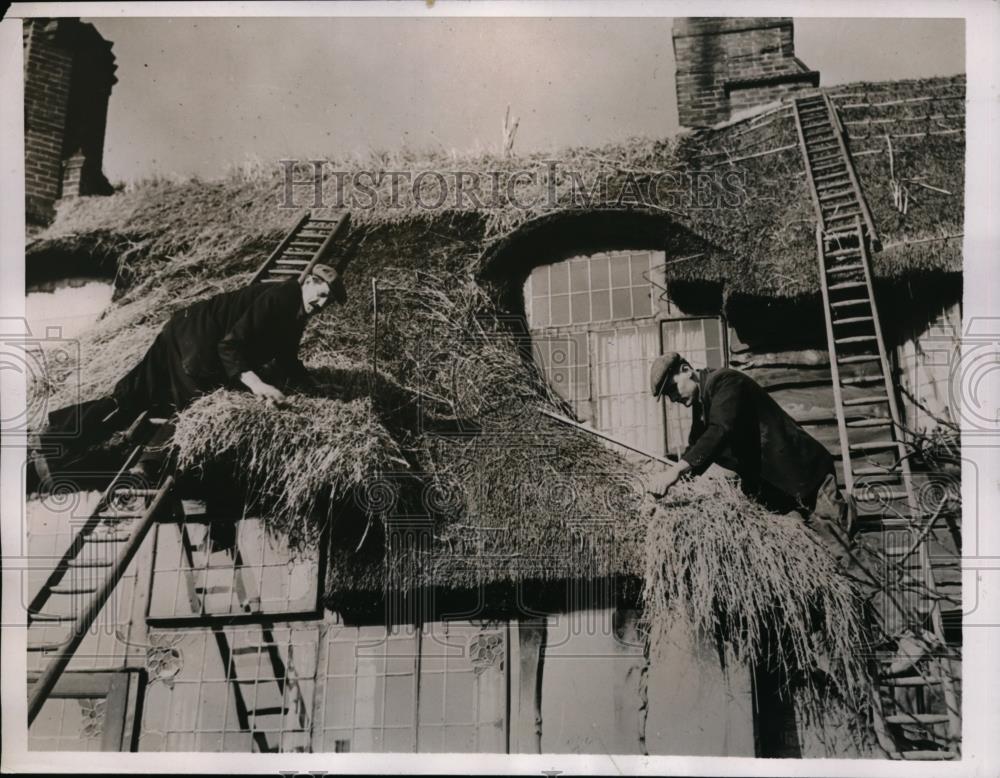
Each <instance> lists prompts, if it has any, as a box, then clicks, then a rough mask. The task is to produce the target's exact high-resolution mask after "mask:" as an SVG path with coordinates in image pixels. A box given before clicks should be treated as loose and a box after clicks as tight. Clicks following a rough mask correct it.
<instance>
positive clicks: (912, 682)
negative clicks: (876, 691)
mask: <svg viewBox="0 0 1000 778" xmlns="http://www.w3.org/2000/svg"><path fill="white" fill-rule="evenodd" d="M941 680H942V679H941V677H940V676H937V675H932V676H928V677H927V678H921V677H920V676H919V675H914V676H912V677H908V678H882V679H881V680H880V681H879V685H880V686H935V685H937V684H939V683H941Z"/></svg>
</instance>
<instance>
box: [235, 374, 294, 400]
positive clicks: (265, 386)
mask: <svg viewBox="0 0 1000 778" xmlns="http://www.w3.org/2000/svg"><path fill="white" fill-rule="evenodd" d="M240 380H241V381H242V382H243V383H244V384H245V385H246V387H247V388H248V389H249V390H250V391H251V392H253V393H254V394H255V395H257V396H258V397H260V398H261V399H263V400H264V402H266V403H267V404H268V405H271V406H278V407H280V406H283V405H285V404H286V403H287V398H286V397H285V394H284V392H282V391H281V390H280V389H279V388H278V387H276V386H271V384H269V383H267V382H266V381H262V380H261V379H260V377H259V376H258V375H257V374H256V373H255V372H253V370H248V371H247V372H245V373H243V375H241V376H240Z"/></svg>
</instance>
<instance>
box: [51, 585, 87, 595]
mask: <svg viewBox="0 0 1000 778" xmlns="http://www.w3.org/2000/svg"><path fill="white" fill-rule="evenodd" d="M96 591H97V587H96V586H67V587H65V588H63V587H62V586H50V587H49V594H59V595H69V594H93V593H94V592H96Z"/></svg>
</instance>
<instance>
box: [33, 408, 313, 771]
mask: <svg viewBox="0 0 1000 778" xmlns="http://www.w3.org/2000/svg"><path fill="white" fill-rule="evenodd" d="M164 422H165V420H163V419H150V418H148V416H147V414H146V413H142V414H140V416H138V417H137V418H136V420H135V421H134V422H133V423H132V425H131V426H130V427H129V429H128V430H127V431H126V433H125V434H126V436H127V438H128V439H129V440H130V441H131V442H133V443H135V444H136V445H135V446H134V448H133V449H132V451H131V452H130V453H129V455H128V456H127V457H126V459H125V461H124V462H123V463H122V465H121V467H120V468H119V470H118V472H117V473H116V474H115V476H114V477H113V478H112V479H111V481H110V482H109V483H108V485H107V486H106V487H105V489H104V491H103V493H102V494H101V496H100V498H99V500H98V502H97V505H96V506H95V507H94V510H93V511H91V512H90V514H89V515H88V516H87V518H86V519H84V520H83V522H82V524H81V525H80V527H79V529H78V530H77V531H76V533H75V535H74V536H73V539H72V541H71V542H70V545H69V547H68V548H67V549H66V551H65V552H64V553H63V555H62V557H61V558H60V559H59V561H58V562H57V563H56V565H55V567H54V568H53V569H52V570H51V571H50V572H49V574H48V576H47V578H46V580H45V581H44V583H43V584H42V586H41V588H40V589H39V591H38V592H37V593H36V594H35V595H34V596H33V597H32V600H31V603H30V604H29V605H28V651H29V652H30V653H38V654H39V655H41V656H42V657H43V658H45V659H46V661H45V663H44V665H43V668H42V670H41V671H33V672H29V674H28V726H29V727H30V726H31V724H32V723H33V722H34V721H35V719H36V718H37V717H38V715H39V713H40V712H41V710H42V707H43V706H44V705H45V702H46V701H47V700H48V699H50V697H51V695H52V694H53V692H54V691H56V688H57V684H58V683H59V679H60V678H61V677H62V675H63V673H64V672H65V671H66V670H67V668H68V666H69V664H70V662H71V661H72V660H73V657H74V656H75V655H76V653H77V651H78V649H79V648H80V645H81V643H82V642H83V640H84V639H85V638H86V636H87V634H88V633H89V631H90V630H91V628H92V626H93V625H94V623H95V621H96V620H97V618H98V616H99V615H100V613H101V611H102V609H103V608H104V606H105V605H106V603H107V602H108V600H109V598H110V597H111V595H112V593H113V592H114V590H115V589H116V587H117V586H118V584H119V582H120V581H121V580H122V578H123V577H124V575H125V572H126V571H127V569H128V567H129V565H130V564H131V562H132V559H133V558H134V557H135V555H136V553H137V552H138V551H139V549H140V548H141V546H142V544H143V542H144V541H145V539H146V537H147V536H148V535H149V531H150V529H151V528H152V527H153V526H154V525H156V524H157V523H159V522H163V521H167V522H170V523H174V524H176V525H177V527H178V529H179V532H180V534H181V550H182V553H183V554H184V555H185V560H186V562H187V568H186V569H187V575H186V576H185V580H186V584H187V589H188V596H189V598H190V600H191V608H192V612H193V613H202V612H203V610H204V600H205V596H206V591H205V589H204V587H201V586H199V585H198V581H196V580H195V576H194V572H195V569H196V565H195V561H194V556H193V554H194V548H193V544H192V542H191V539H190V537H189V536H188V532H187V525H186V521H185V515H184V506H183V504H182V502H181V498H180V495H179V494H178V493H177V489H176V487H175V477H174V474H173V463H172V461H171V460H168V461H167V462H166V463H165V464H164V466H163V467H162V468H161V473H162V474H161V476H160V480H159V482H158V483H157V484H156V485H155V487H153V488H146V487H147V486H148V485H145V484H142V485H140V484H136V483H135V482H134V480H133V478H132V476H131V475H130V473H129V468H130V467H131V466H132V465H133V464H135V463H136V462H138V461H139V458H140V457H141V456H142V454H143V452H144V451H145V449H146V444H147V442H148V441H149V440H150V438H151V437H152V435H153V432H154V430H155V428H156V427H158V426H160V425H161V424H163V423H164ZM206 542H208V541H206ZM231 553H232V554H233V556H234V561H233V570H234V589H235V591H234V593H235V594H236V596H237V598H238V602H239V604H240V606H241V607H242V608H243V609H244V610H248V599H249V598H248V594H247V591H246V585H245V583H244V581H243V578H242V571H243V567H244V563H243V561H242V559H241V557H240V551H239V548H238V546H235V547H234V548H233V550H232V552H231ZM260 626H261V630H262V634H263V636H264V638H265V645H264V646H263V647H262V646H251V647H247V648H233V647H232V646H231V645H230V642H229V638H228V636H227V635H226V633H225V631H224V629H223V628H222V626H220V625H218V624H211V625H210V627H211V632H212V635H213V637H214V639H215V643H216V646H217V648H218V651H219V657H220V659H221V661H222V667H223V668H224V669H225V672H226V676H227V680H228V681H229V687H230V690H231V692H232V695H233V702H234V708H235V712H236V719H237V721H236V723H237V725H238V727H239V730H238V731H239V732H245V733H250V734H251V736H252V740H253V746H254V748H256V750H257V752H259V753H267V752H277V751H279V750H281V748H282V747H283V746H284V745H285V741H286V740H287V739H288V738H295V737H298V738H299V739H301V737H302V736H305V735H307V734H308V729H307V722H306V718H305V714H304V712H303V710H302V709H301V708H302V694H301V692H300V690H299V689H298V681H297V677H296V676H295V674H294V673H293V672H289V671H288V668H286V664H287V663H286V662H285V660H284V659H282V657H281V656H280V655H279V654H278V650H277V648H276V644H275V641H274V638H273V636H272V625H271V623H270V622H268V621H266V620H262V621H261V622H260ZM243 653H250V654H252V655H253V656H252V657H251V659H253V657H255V656H257V655H259V654H262V653H263V654H264V655H266V656H267V658H268V660H269V661H270V664H271V666H272V668H273V674H272V676H271V677H270V678H268V677H264V676H262V675H261V673H260V668H259V667H258V670H257V674H256V676H255V677H254V678H253V679H252V682H253V684H254V690H255V691H254V695H253V700H252V701H248V699H247V696H246V695H245V694H244V692H243V688H242V685H243V684H245V683H248V680H247V679H243V678H240V677H239V676H238V673H237V662H236V660H235V657H236V656H237V655H239V654H243ZM269 685H270V686H273V687H274V689H275V691H274V692H271V693H270V695H269V696H270V698H271V699H272V700H273V699H274V698H275V697H276V698H277V699H279V700H280V702H279V703H278V704H273V702H272V704H265V703H261V702H259V698H263V697H264V695H265V692H268V691H269ZM289 717H291V718H292V719H293V721H292V724H291V725H289V724H288V720H289ZM272 733H277V734H278V735H279V738H278V739H277V740H275V739H273V738H270V737H269V734H272ZM112 750H114V747H113V748H112Z"/></svg>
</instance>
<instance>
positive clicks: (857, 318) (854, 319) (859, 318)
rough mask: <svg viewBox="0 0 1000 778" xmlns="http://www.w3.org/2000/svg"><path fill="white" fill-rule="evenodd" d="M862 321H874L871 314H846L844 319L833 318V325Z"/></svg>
mask: <svg viewBox="0 0 1000 778" xmlns="http://www.w3.org/2000/svg"><path fill="white" fill-rule="evenodd" d="M863 321H874V319H873V318H872V317H871V316H848V317H847V318H846V319H834V320H833V324H834V326H836V325H838V324H860V323H861V322H863Z"/></svg>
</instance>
